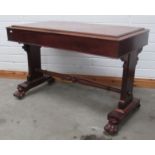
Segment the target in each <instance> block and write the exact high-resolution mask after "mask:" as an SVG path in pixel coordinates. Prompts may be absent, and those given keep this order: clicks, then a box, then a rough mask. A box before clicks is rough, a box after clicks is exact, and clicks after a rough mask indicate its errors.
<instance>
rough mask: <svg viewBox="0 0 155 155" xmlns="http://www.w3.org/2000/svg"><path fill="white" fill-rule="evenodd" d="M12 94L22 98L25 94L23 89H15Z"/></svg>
mask: <svg viewBox="0 0 155 155" xmlns="http://www.w3.org/2000/svg"><path fill="white" fill-rule="evenodd" d="M13 95H14V96H15V97H17V98H18V99H22V98H23V97H24V96H25V92H24V91H23V90H17V91H16V92H15V93H14V94H13Z"/></svg>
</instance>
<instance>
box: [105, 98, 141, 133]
mask: <svg viewBox="0 0 155 155" xmlns="http://www.w3.org/2000/svg"><path fill="white" fill-rule="evenodd" d="M139 107H140V99H137V98H134V99H133V100H132V102H130V103H129V104H128V105H127V107H126V108H124V109H120V108H116V109H115V110H113V111H112V112H110V113H109V114H108V123H107V124H106V125H105V127H104V131H105V132H106V133H108V134H109V135H116V134H117V133H118V130H119V127H120V125H121V124H122V123H123V121H125V119H126V118H128V116H130V114H132V113H133V112H134V111H135V110H137V109H138V108H139Z"/></svg>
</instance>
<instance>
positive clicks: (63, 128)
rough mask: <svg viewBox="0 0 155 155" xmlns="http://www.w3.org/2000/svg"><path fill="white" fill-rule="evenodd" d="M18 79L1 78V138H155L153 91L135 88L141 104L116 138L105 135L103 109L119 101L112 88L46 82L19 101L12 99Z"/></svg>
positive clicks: (109, 108)
mask: <svg viewBox="0 0 155 155" xmlns="http://www.w3.org/2000/svg"><path fill="white" fill-rule="evenodd" d="M20 82H21V81H20V80H10V79H0V87H1V89H0V139H11V140H12V139H13V140H17V139H21V140H25V139H29V140H35V139H44V140H47V139H54V140H55V139H56V140H58V139H61V140H64V139H66V140H67V139H68V140H72V139H83V137H85V136H86V135H96V136H98V137H100V138H101V139H103V140H111V139H114V140H117V139H124V140H125V139H155V89H140V88H135V90H134V91H135V96H137V97H139V98H140V99H141V108H140V109H139V110H138V111H136V112H135V113H134V115H132V117H130V119H129V120H128V121H127V122H126V123H125V124H124V125H123V126H122V128H121V130H120V132H119V133H118V135H116V136H113V137H112V136H108V135H106V134H103V127H104V125H105V124H106V123H107V113H108V112H110V111H111V110H113V109H114V108H115V107H116V105H117V102H118V100H119V95H118V94H117V93H114V92H108V91H106V90H102V89H97V88H93V87H88V86H82V85H79V84H66V83H55V84H53V85H51V86H49V85H47V84H46V83H45V84H43V85H41V86H39V87H37V88H35V89H33V90H31V91H30V92H29V93H28V94H27V96H26V97H25V98H24V99H23V100H18V99H16V98H15V97H13V95H12V94H13V92H14V91H15V90H16V86H17V84H19V83H20Z"/></svg>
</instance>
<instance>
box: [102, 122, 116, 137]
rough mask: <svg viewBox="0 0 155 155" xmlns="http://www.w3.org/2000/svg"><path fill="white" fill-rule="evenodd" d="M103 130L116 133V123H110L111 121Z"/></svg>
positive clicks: (111, 133) (112, 133)
mask: <svg viewBox="0 0 155 155" xmlns="http://www.w3.org/2000/svg"><path fill="white" fill-rule="evenodd" d="M104 130H105V131H106V132H107V133H108V134H110V135H115V134H117V133H118V125H116V124H112V123H110V122H109V123H108V124H107V125H106V126H105V127H104Z"/></svg>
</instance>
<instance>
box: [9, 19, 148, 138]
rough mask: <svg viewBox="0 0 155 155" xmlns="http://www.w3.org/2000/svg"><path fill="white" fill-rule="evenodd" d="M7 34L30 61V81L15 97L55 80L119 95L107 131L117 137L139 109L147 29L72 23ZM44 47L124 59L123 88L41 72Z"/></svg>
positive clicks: (34, 26) (30, 26)
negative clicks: (137, 87) (138, 73)
mask: <svg viewBox="0 0 155 155" xmlns="http://www.w3.org/2000/svg"><path fill="white" fill-rule="evenodd" d="M7 34H8V40H10V41H16V42H19V43H23V44H24V46H23V49H24V50H25V51H26V53H27V57H28V70H29V72H28V76H27V80H26V81H25V82H24V83H22V84H19V85H18V87H17V91H16V92H15V93H14V95H15V96H16V97H18V98H20V99H21V98H23V97H24V96H25V94H26V92H27V91H29V90H30V89H32V88H34V87H36V86H38V85H40V84H41V83H43V82H45V81H48V83H50V84H51V83H54V78H53V77H54V76H56V77H58V78H61V79H62V80H68V81H71V82H75V83H81V84H85V85H90V86H94V87H98V88H103V89H107V90H111V91H114V92H117V93H120V100H119V102H118V105H117V108H116V109H115V110H113V111H112V112H110V113H109V114H108V117H107V118H108V124H107V125H106V126H105V128H104V129H105V131H106V132H107V133H109V134H111V135H114V134H116V133H117V132H118V130H119V127H120V124H121V123H122V121H124V120H125V119H126V118H127V117H128V115H129V114H131V113H133V112H134V111H135V110H136V109H137V108H139V107H140V100H139V99H136V98H135V97H134V94H133V86H134V77H135V69H136V65H137V62H138V55H139V53H140V52H141V51H142V49H143V47H144V46H145V45H147V44H148V35H149V31H148V30H147V29H144V28H134V27H124V26H108V25H99V24H84V23H72V22H44V23H37V24H36V23H35V24H28V25H14V26H10V27H8V28H7ZM42 46H45V47H55V48H60V49H68V50H75V51H77V52H82V53H89V54H94V55H101V56H107V57H112V58H119V59H121V60H122V61H123V63H124V65H123V74H122V83H121V88H120V89H119V88H115V87H111V86H108V85H105V84H101V83H98V82H95V81H92V80H88V79H85V78H84V77H83V78H81V77H76V76H74V75H67V74H61V73H54V72H49V71H44V70H42V69H41V55H40V48H41V47H42Z"/></svg>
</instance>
